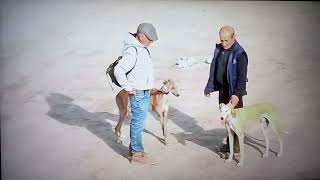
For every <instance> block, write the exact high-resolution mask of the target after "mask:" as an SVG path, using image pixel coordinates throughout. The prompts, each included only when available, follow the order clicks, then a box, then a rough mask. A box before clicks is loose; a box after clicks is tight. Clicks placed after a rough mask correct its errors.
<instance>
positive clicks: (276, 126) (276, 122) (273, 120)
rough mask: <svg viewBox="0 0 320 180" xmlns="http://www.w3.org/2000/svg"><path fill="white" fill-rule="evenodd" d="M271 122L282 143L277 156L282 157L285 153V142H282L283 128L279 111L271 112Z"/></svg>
mask: <svg viewBox="0 0 320 180" xmlns="http://www.w3.org/2000/svg"><path fill="white" fill-rule="evenodd" d="M268 119H269V122H270V125H271V128H272V130H273V132H274V133H275V134H276V135H277V137H278V141H279V144H280V150H279V153H278V154H277V157H281V156H282V154H283V143H282V137H281V135H282V134H281V128H280V124H279V119H280V117H279V113H278V112H273V113H269V118H268Z"/></svg>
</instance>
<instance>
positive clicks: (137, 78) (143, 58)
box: [114, 23, 158, 163]
mask: <svg viewBox="0 0 320 180" xmlns="http://www.w3.org/2000/svg"><path fill="white" fill-rule="evenodd" d="M156 40H158V36H157V33H156V30H155V28H154V26H153V25H152V24H149V23H142V24H140V25H139V26H138V29H137V32H136V33H135V34H133V33H128V36H127V38H126V40H125V41H124V49H123V52H122V59H121V60H120V61H119V63H118V64H117V66H116V67H115V69H114V75H115V77H116V79H117V81H118V83H119V84H120V85H121V87H122V88H123V89H125V90H126V91H127V92H128V93H129V95H130V104H131V113H132V117H131V122H130V146H129V158H130V159H131V162H132V161H134V162H139V163H147V162H148V157H147V155H146V153H145V152H144V146H143V130H144V128H145V125H146V119H147V112H148V107H149V104H150V91H151V90H152V89H153V81H154V77H153V76H154V75H153V64H152V61H151V56H150V52H149V50H148V49H147V48H148V47H149V45H150V44H151V43H152V42H154V41H156Z"/></svg>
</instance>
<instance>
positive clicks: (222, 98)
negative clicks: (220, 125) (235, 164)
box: [219, 86, 243, 150]
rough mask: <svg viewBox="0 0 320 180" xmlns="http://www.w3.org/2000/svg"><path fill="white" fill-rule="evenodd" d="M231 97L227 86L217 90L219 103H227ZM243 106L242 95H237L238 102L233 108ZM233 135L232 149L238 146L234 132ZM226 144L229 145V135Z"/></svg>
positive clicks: (236, 148)
mask: <svg viewBox="0 0 320 180" xmlns="http://www.w3.org/2000/svg"><path fill="white" fill-rule="evenodd" d="M230 99H231V96H230V95H229V88H228V86H227V87H222V88H220V90H219V104H220V103H224V104H227V103H229V101H230ZM242 107H243V101H242V96H240V97H239V102H238V104H237V105H236V106H235V107H234V108H235V109H237V108H242ZM233 135H234V149H235V150H238V149H239V148H240V147H239V139H238V136H237V134H236V133H233ZM227 145H229V136H228V137H227Z"/></svg>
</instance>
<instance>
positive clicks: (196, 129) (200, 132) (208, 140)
mask: <svg viewBox="0 0 320 180" xmlns="http://www.w3.org/2000/svg"><path fill="white" fill-rule="evenodd" d="M169 119H170V121H172V122H173V123H174V124H175V125H177V126H179V127H180V128H181V129H182V130H183V131H184V132H181V133H176V134H174V133H171V134H172V135H173V137H175V138H176V140H177V141H178V143H180V144H182V145H186V141H190V142H193V143H195V144H197V145H199V146H202V147H205V148H207V149H209V150H211V151H213V152H215V153H216V154H218V155H220V153H219V151H218V147H219V146H220V145H221V143H222V141H223V139H224V138H225V137H226V130H225V129H218V128H217V129H211V130H204V129H203V128H202V127H201V126H199V125H198V122H197V121H196V120H195V118H194V117H191V116H189V115H188V114H186V113H184V112H181V111H179V110H178V109H176V108H174V107H172V106H170V107H169Z"/></svg>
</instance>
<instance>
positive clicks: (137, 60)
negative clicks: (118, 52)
mask: <svg viewBox="0 0 320 180" xmlns="http://www.w3.org/2000/svg"><path fill="white" fill-rule="evenodd" d="M130 47H134V49H135V50H136V53H137V58H136V62H135V63H134V66H133V68H132V69H130V71H128V72H127V74H129V73H130V72H131V71H132V70H133V69H134V67H136V64H137V61H138V49H137V48H136V47H135V46H128V47H127V48H126V49H125V51H126V50H127V49H129V48H130Z"/></svg>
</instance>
